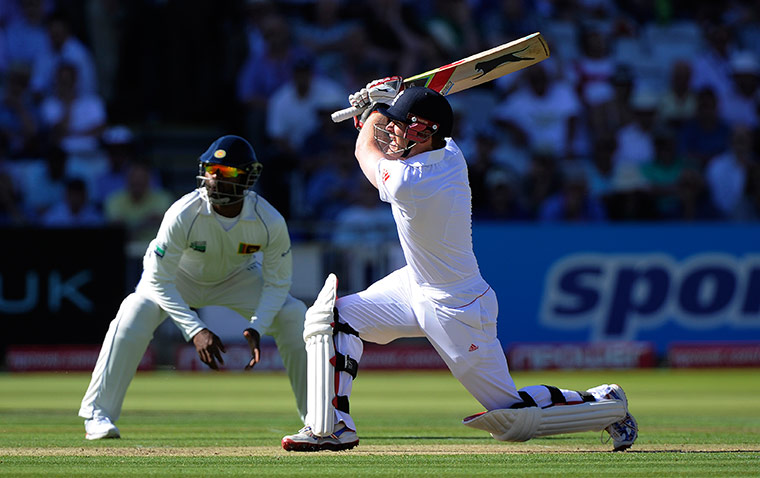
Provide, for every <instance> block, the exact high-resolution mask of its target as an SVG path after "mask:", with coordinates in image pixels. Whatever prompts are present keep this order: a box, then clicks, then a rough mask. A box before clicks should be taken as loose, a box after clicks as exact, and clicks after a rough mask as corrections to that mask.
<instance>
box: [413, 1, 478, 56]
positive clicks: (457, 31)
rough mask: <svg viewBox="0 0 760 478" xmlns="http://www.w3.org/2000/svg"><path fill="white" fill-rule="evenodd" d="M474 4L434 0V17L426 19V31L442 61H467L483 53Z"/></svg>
mask: <svg viewBox="0 0 760 478" xmlns="http://www.w3.org/2000/svg"><path fill="white" fill-rule="evenodd" d="M470 3H471V2H467V1H466V0H433V10H432V12H433V13H431V14H430V15H429V16H428V17H427V18H426V21H425V22H424V27H423V31H424V32H425V33H426V35H427V37H428V38H430V39H431V40H432V41H433V43H434V44H435V46H436V49H437V50H438V54H439V55H441V57H442V58H464V57H466V56H468V55H472V54H474V53H477V52H478V51H482V49H483V48H482V47H481V42H480V36H479V35H478V29H477V28H476V27H475V23H474V19H473V12H472V7H471V6H470Z"/></svg>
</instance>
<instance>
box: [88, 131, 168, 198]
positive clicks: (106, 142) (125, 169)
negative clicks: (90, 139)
mask: <svg viewBox="0 0 760 478" xmlns="http://www.w3.org/2000/svg"><path fill="white" fill-rule="evenodd" d="M100 144H101V149H102V150H103V151H104V152H105V154H106V157H107V161H108V166H107V169H106V170H104V171H103V172H102V173H101V174H99V175H98V176H97V177H96V179H95V182H94V188H93V192H92V194H91V196H92V200H93V201H94V202H95V203H96V204H99V205H102V204H103V202H104V201H105V198H106V196H108V195H109V194H110V193H112V192H114V191H118V190H120V189H125V188H126V187H127V176H128V174H129V169H130V167H131V165H132V163H133V162H135V161H137V160H138V155H139V153H140V144H139V141H138V139H137V138H136V137H135V134H134V133H133V132H132V130H131V129H129V128H128V127H127V126H124V125H114V126H110V127H108V128H106V129H105V130H104V131H103V134H102V135H101V136H100ZM150 186H151V188H154V189H160V188H161V178H159V176H158V174H151V176H150Z"/></svg>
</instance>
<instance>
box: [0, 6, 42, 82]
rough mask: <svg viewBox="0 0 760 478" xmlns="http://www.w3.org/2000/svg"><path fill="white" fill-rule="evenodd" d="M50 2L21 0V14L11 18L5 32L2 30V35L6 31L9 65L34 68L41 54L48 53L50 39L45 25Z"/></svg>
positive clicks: (0, 33)
mask: <svg viewBox="0 0 760 478" xmlns="http://www.w3.org/2000/svg"><path fill="white" fill-rule="evenodd" d="M8 3H10V2H8ZM48 3H49V2H46V1H45V0H21V1H20V2H19V4H20V7H21V8H20V14H19V15H14V16H13V17H11V19H9V22H8V25H7V26H6V27H5V31H4V32H3V31H2V30H0V35H2V34H3V33H4V35H3V36H4V40H5V49H6V52H7V57H8V64H9V65H11V64H15V63H19V64H21V65H24V66H26V67H28V68H32V66H33V65H34V64H35V63H36V62H37V61H38V59H39V58H40V57H41V56H43V55H47V54H48V52H49V50H50V39H49V38H48V34H47V29H46V27H45V16H46V14H47V9H46V5H47V4H48Z"/></svg>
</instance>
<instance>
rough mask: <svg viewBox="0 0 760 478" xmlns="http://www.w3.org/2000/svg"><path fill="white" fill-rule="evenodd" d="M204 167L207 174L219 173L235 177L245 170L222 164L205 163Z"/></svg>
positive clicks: (225, 176) (227, 176)
mask: <svg viewBox="0 0 760 478" xmlns="http://www.w3.org/2000/svg"><path fill="white" fill-rule="evenodd" d="M204 169H205V170H206V172H207V173H209V174H214V173H217V174H221V175H222V177H224V178H236V177H238V176H239V175H241V174H245V171H243V170H242V169H238V168H236V167H234V166H225V165H223V164H206V165H205V166H204Z"/></svg>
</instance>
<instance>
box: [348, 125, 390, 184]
mask: <svg viewBox="0 0 760 478" xmlns="http://www.w3.org/2000/svg"><path fill="white" fill-rule="evenodd" d="M382 119H383V115H381V114H380V113H378V112H376V111H375V112H373V113H372V114H371V115H370V116H369V118H367V121H366V122H365V123H364V127H363V128H362V129H361V130H360V131H359V136H358V137H357V138H356V148H355V150H354V154H355V156H356V160H357V161H358V162H359V167H360V168H361V170H362V173H364V176H366V177H367V180H368V181H369V182H370V184H372V185H373V186H374V187H375V188H377V165H378V163H379V162H380V160H381V159H383V158H385V155H384V154H383V152H382V151H381V150H380V148H379V147H378V146H377V142H376V141H375V134H374V131H375V125H376V124H377V123H378V122H379V121H381V120H382Z"/></svg>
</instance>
